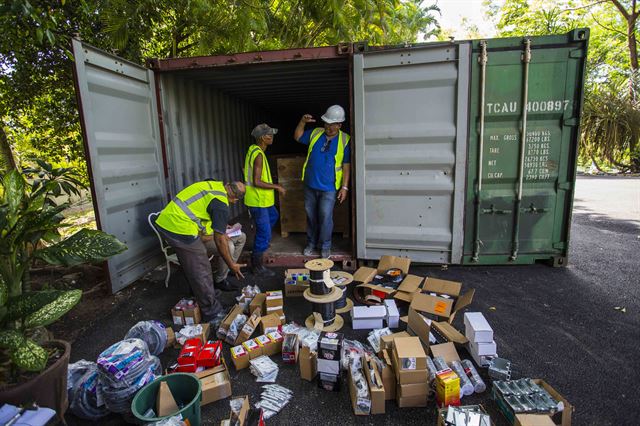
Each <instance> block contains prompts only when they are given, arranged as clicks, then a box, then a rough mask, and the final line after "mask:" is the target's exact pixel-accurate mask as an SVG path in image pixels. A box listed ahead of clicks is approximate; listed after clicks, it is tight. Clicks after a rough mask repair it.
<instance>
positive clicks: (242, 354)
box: [231, 345, 251, 370]
mask: <svg viewBox="0 0 640 426" xmlns="http://www.w3.org/2000/svg"><path fill="white" fill-rule="evenodd" d="M250 359H251V358H249V352H247V350H246V349H245V348H244V346H242V345H238V346H234V347H233V348H231V361H232V362H233V366H234V367H236V370H242V369H243V368H247V367H249V360H250Z"/></svg>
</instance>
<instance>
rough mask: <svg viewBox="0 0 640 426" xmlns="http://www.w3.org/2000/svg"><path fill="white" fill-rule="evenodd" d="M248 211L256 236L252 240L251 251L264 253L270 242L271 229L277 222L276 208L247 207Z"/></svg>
mask: <svg viewBox="0 0 640 426" xmlns="http://www.w3.org/2000/svg"><path fill="white" fill-rule="evenodd" d="M249 213H250V214H251V218H253V223H254V224H255V227H256V238H255V240H254V241H253V252H254V253H264V252H265V251H267V249H268V248H269V243H270V242H271V230H272V229H273V227H274V226H275V225H276V222H278V217H280V216H279V214H278V210H277V209H276V207H275V206H271V207H249Z"/></svg>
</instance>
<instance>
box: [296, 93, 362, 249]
mask: <svg viewBox="0 0 640 426" xmlns="http://www.w3.org/2000/svg"><path fill="white" fill-rule="evenodd" d="M321 119H322V121H323V122H324V126H323V127H316V128H314V129H310V130H305V126H306V124H307V123H315V121H316V120H315V119H314V118H313V116H311V115H310V114H305V115H303V116H302V118H301V119H300V121H299V122H298V125H297V126H296V129H295V131H294V133H293V137H294V139H295V140H297V141H298V142H300V143H303V144H305V145H308V146H309V148H308V149H307V159H306V160H305V162H304V166H303V168H302V180H303V181H304V208H305V210H306V212H307V245H306V247H305V248H304V251H303V254H304V255H305V256H312V255H313V254H314V251H315V250H316V249H320V256H321V257H323V258H325V259H328V258H329V257H330V256H331V233H332V232H333V207H334V205H335V202H336V198H337V199H338V201H339V202H340V203H343V202H344V200H346V199H347V195H348V191H349V177H350V174H351V173H350V172H351V168H350V167H351V165H350V163H351V146H350V145H349V140H350V136H349V135H348V134H346V133H345V132H343V131H342V130H340V129H341V127H342V123H343V122H344V109H343V108H342V107H341V106H340V105H332V106H330V107H329V108H328V109H327V112H325V113H324V115H323V116H322V117H321Z"/></svg>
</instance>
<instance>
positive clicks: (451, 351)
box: [431, 342, 460, 364]
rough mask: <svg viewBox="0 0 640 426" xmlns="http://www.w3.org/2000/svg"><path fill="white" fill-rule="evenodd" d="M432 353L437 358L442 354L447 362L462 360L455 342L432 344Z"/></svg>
mask: <svg viewBox="0 0 640 426" xmlns="http://www.w3.org/2000/svg"><path fill="white" fill-rule="evenodd" d="M431 355H432V356H433V357H434V358H435V357H438V356H441V357H442V358H444V360H445V362H446V363H447V364H449V363H451V362H453V361H458V362H459V361H460V356H459V355H458V351H456V347H455V345H454V344H453V342H447V343H441V344H439V345H433V346H431Z"/></svg>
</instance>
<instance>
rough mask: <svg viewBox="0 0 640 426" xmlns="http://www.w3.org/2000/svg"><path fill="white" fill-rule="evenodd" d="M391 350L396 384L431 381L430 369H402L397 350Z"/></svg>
mask: <svg viewBox="0 0 640 426" xmlns="http://www.w3.org/2000/svg"><path fill="white" fill-rule="evenodd" d="M391 352H392V354H391V361H392V364H393V371H394V372H395V373H396V384H400V385H408V384H411V383H427V382H428V381H429V370H427V369H424V370H401V369H400V368H399V367H398V358H397V357H396V356H395V352H394V351H391ZM396 397H397V395H396Z"/></svg>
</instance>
